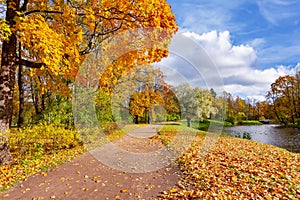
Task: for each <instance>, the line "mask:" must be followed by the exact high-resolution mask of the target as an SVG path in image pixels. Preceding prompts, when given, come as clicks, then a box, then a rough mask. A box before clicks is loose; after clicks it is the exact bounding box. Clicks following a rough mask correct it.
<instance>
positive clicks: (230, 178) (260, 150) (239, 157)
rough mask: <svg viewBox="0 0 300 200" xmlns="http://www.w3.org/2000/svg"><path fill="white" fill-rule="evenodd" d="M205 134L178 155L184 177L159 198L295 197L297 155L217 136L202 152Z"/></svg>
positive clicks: (299, 191)
mask: <svg viewBox="0 0 300 200" xmlns="http://www.w3.org/2000/svg"><path fill="white" fill-rule="evenodd" d="M169 132H170V130H169ZM162 136H163V137H167V134H163V135H162ZM206 136H207V134H206V133H205V132H198V134H197V135H196V136H195V137H194V142H193V144H192V146H191V147H190V148H189V149H188V150H187V151H186V152H183V154H182V155H181V156H179V157H178V163H179V166H180V169H181V170H182V171H183V173H184V175H185V176H184V177H183V178H182V179H181V180H180V182H179V183H178V184H177V185H176V186H175V187H174V188H172V189H170V190H169V191H164V192H163V194H162V195H161V196H160V199H211V198H216V199H274V198H275V199H299V197H300V154H297V153H291V152H288V151H286V150H284V149H280V148H277V147H274V146H271V145H267V144H262V143H258V142H255V141H251V140H245V139H240V138H234V137H229V136H224V135H221V136H219V137H218V141H217V142H216V143H215V144H214V145H213V147H212V148H211V149H209V151H208V153H207V154H204V155H203V151H202V148H203V145H202V144H203V141H204V139H205V137H206Z"/></svg>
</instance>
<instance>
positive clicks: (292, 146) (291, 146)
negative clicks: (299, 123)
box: [223, 124, 300, 153]
mask: <svg viewBox="0 0 300 200" xmlns="http://www.w3.org/2000/svg"><path fill="white" fill-rule="evenodd" d="M223 131H224V132H226V134H227V135H230V136H235V135H236V134H240V135H241V136H242V134H243V133H244V132H247V133H249V134H250V137H251V139H252V140H254V141H257V142H261V143H265V144H271V145H273V146H277V147H280V148H284V149H287V150H289V151H292V152H297V153H300V129H296V128H283V127H281V126H280V125H274V124H270V125H269V124H265V125H258V126H233V127H224V129H223Z"/></svg>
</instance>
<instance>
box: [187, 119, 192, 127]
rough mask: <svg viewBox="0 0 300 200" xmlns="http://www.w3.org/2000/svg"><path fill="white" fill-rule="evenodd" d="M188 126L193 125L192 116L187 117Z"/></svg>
mask: <svg viewBox="0 0 300 200" xmlns="http://www.w3.org/2000/svg"><path fill="white" fill-rule="evenodd" d="M187 126H188V127H191V118H189V117H187Z"/></svg>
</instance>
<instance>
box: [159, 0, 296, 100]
mask: <svg viewBox="0 0 300 200" xmlns="http://www.w3.org/2000/svg"><path fill="white" fill-rule="evenodd" d="M168 2H169V4H170V5H171V7H172V11H173V12H174V13H175V16H176V20H177V22H178V25H179V31H178V33H177V35H181V36H184V37H185V39H184V40H192V41H194V42H195V43H196V44H197V45H199V46H200V47H201V48H203V51H204V53H205V54H206V56H204V57H206V58H209V59H210V61H208V59H203V58H204V57H203V56H198V55H199V52H197V51H199V50H197V49H196V47H195V46H193V45H192V46H193V47H187V46H185V45H183V43H184V42H182V43H180V42H177V43H178V44H177V45H180V47H181V48H182V49H185V50H187V49H189V51H194V50H195V51H194V52H195V53H194V54H190V57H189V56H188V55H185V56H186V57H185V58H182V57H183V56H181V55H175V54H173V55H172V53H171V55H170V56H169V58H167V59H166V60H163V61H162V62H161V65H162V66H167V67H166V68H168V69H169V68H172V70H170V69H169V71H172V72H174V73H177V75H178V74H180V75H182V74H184V75H183V76H184V77H185V79H187V80H189V82H190V83H191V84H192V85H194V86H195V85H197V84H200V85H201V83H200V82H201V81H202V82H203V81H204V82H208V84H207V87H211V86H213V83H212V82H213V80H211V79H210V77H213V76H211V75H212V74H209V75H208V74H207V73H206V72H204V69H202V68H201V67H198V68H201V70H200V73H198V74H199V76H198V75H197V73H196V72H195V71H193V70H192V67H188V65H189V64H188V63H190V64H191V63H194V60H195V58H197V59H198V60H199V59H200V58H202V63H201V66H202V67H204V66H206V68H207V67H209V66H211V64H212V63H213V64H214V65H215V68H216V69H214V70H212V72H216V73H217V74H218V75H219V76H220V78H221V80H222V88H223V89H224V90H225V91H226V92H230V93H231V94H233V95H237V96H240V97H243V98H252V99H257V100H264V98H265V95H266V93H267V91H268V90H269V89H270V85H271V83H273V82H274V81H275V80H276V79H277V78H278V77H279V76H283V75H286V74H289V75H294V74H295V72H296V70H297V68H298V67H299V68H300V64H299V63H300V12H299V9H300V1H299V0H253V1H249V0H231V1H224V0H168ZM174 40H178V38H177V39H176V38H175V39H174ZM187 43H188V42H187ZM171 45H172V44H171ZM175 46H176V45H173V49H176V48H178V47H175ZM183 51H184V50H183ZM171 52H172V48H171ZM202 53H203V52H202ZM200 54H201V52H200ZM191 55H193V56H191ZM195 55H196V56H195ZM206 62H208V63H206ZM194 68H195V66H194ZM196 68H197V66H196ZM163 71H164V70H163ZM198 71H199V70H198ZM189 72H190V73H189ZM167 76H169V78H170V80H173V82H174V81H175V82H176V81H177V79H176V78H174V77H173V78H172V73H171V72H169V74H167ZM196 76H198V77H202V78H200V79H202V80H199V78H198V80H197V78H196ZM217 81H218V84H220V82H219V80H217Z"/></svg>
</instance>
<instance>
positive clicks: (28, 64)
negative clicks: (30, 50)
mask: <svg viewBox="0 0 300 200" xmlns="http://www.w3.org/2000/svg"><path fill="white" fill-rule="evenodd" d="M19 65H24V66H26V67H29V68H35V69H39V68H41V67H42V66H45V64H44V63H35V62H32V61H29V60H24V59H21V60H20V61H19Z"/></svg>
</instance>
